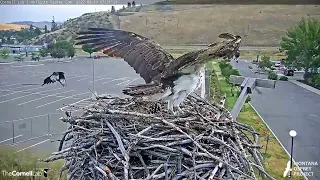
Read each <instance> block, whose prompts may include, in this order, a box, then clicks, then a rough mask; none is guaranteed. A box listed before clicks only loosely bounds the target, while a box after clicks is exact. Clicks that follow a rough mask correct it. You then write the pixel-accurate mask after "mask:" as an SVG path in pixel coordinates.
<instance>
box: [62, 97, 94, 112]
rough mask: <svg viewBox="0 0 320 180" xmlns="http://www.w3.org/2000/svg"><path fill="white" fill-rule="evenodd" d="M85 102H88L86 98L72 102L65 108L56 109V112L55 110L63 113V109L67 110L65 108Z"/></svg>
mask: <svg viewBox="0 0 320 180" xmlns="http://www.w3.org/2000/svg"><path fill="white" fill-rule="evenodd" d="M85 100H88V98H85V99H81V100H80V101H77V102H74V103H72V104H69V105H67V106H63V107H61V108H58V109H56V110H57V111H63V109H64V108H67V107H69V106H73V105H75V104H77V103H80V102H83V101H85Z"/></svg>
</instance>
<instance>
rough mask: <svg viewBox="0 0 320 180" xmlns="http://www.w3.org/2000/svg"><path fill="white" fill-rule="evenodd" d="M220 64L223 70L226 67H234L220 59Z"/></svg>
mask: <svg viewBox="0 0 320 180" xmlns="http://www.w3.org/2000/svg"><path fill="white" fill-rule="evenodd" d="M218 64H219V67H220V69H221V70H222V69H225V68H226V67H230V68H232V66H231V64H230V63H228V62H226V61H220V62H219V63H218Z"/></svg>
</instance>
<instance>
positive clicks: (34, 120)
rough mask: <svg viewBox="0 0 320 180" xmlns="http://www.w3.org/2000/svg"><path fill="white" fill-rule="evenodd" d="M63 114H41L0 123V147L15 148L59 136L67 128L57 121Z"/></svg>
mask: <svg viewBox="0 0 320 180" xmlns="http://www.w3.org/2000/svg"><path fill="white" fill-rule="evenodd" d="M62 116H63V113H51V114H42V115H38V116H33V117H28V118H23V119H17V120H11V121H4V122H1V123H0V129H1V137H2V138H1V139H2V140H0V145H11V146H15V145H18V144H21V143H25V142H28V141H32V140H37V139H41V138H44V137H51V136H54V135H59V134H61V133H62V132H64V131H65V130H66V129H67V128H68V127H67V124H66V123H63V122H62V121H59V120H58V119H59V118H60V117H62Z"/></svg>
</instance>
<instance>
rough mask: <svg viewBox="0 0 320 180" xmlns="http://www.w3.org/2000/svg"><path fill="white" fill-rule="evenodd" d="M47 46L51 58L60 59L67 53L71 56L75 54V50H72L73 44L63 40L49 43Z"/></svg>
mask: <svg viewBox="0 0 320 180" xmlns="http://www.w3.org/2000/svg"><path fill="white" fill-rule="evenodd" d="M47 48H48V51H49V52H50V55H51V56H52V57H53V58H58V59H60V58H64V57H65V56H67V55H68V57H73V56H74V54H75V52H72V51H73V50H74V47H73V44H72V43H70V42H68V41H65V40H62V41H57V42H56V43H52V44H49V45H48V46H47ZM72 53H73V55H72ZM69 55H70V56H69Z"/></svg>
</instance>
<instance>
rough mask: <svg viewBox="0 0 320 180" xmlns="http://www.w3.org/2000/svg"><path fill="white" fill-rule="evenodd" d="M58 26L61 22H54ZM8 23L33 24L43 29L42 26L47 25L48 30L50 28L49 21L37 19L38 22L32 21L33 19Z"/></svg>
mask: <svg viewBox="0 0 320 180" xmlns="http://www.w3.org/2000/svg"><path fill="white" fill-rule="evenodd" d="M56 23H57V25H58V26H60V25H61V24H63V23H62V22H56ZM10 24H21V25H28V26H30V25H33V26H35V27H38V28H41V29H44V26H45V25H47V28H48V29H49V30H50V29H51V22H49V21H39V22H34V21H17V22H11V23H10Z"/></svg>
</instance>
